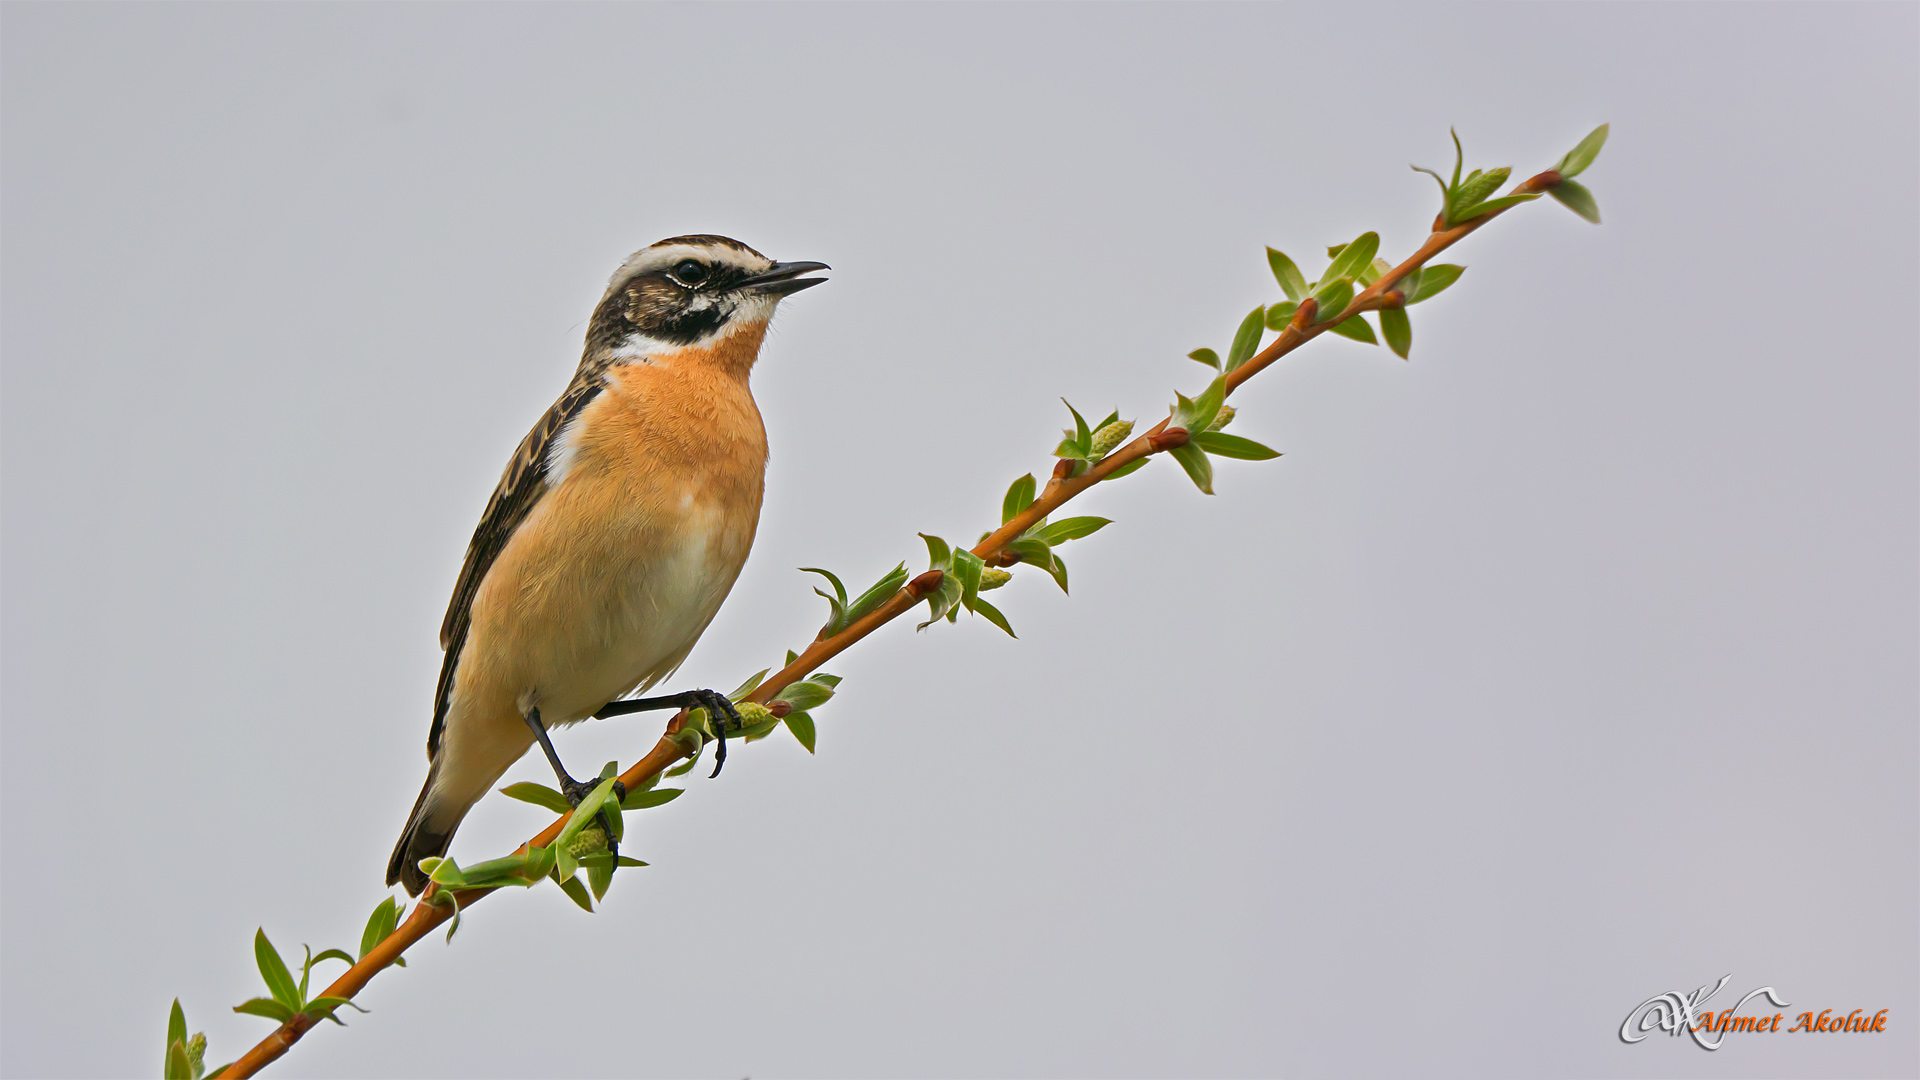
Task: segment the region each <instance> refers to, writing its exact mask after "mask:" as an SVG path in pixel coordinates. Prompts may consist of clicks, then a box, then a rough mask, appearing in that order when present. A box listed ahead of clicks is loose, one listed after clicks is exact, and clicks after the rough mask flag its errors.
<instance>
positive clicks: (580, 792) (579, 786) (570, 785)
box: [560, 776, 627, 861]
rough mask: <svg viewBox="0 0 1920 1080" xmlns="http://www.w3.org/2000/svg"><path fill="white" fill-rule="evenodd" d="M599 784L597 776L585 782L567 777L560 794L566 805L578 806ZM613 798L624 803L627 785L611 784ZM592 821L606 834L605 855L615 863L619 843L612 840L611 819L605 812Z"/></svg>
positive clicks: (595, 815)
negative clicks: (563, 797) (609, 856)
mask: <svg viewBox="0 0 1920 1080" xmlns="http://www.w3.org/2000/svg"><path fill="white" fill-rule="evenodd" d="M601 783H603V781H602V780H601V778H600V777H598V776H596V777H594V778H593V779H591V780H585V781H582V780H575V779H574V778H573V777H571V776H569V777H567V778H566V779H565V780H562V781H561V782H560V793H561V794H562V795H565V796H566V797H567V804H568V805H570V806H579V805H580V800H581V799H584V798H586V797H587V796H588V795H591V794H593V789H594V788H597V787H599V786H600V785H601ZM613 797H614V798H615V799H616V800H619V801H621V802H625V801H626V798H627V785H625V784H623V783H621V782H620V781H618V780H615V781H614V782H613ZM593 819H594V821H595V822H597V823H598V824H599V826H600V831H601V832H604V833H606V834H607V854H609V855H612V856H613V857H614V859H615V860H616V861H617V860H618V859H619V858H620V841H618V840H616V839H614V836H613V819H612V818H610V817H608V816H607V812H606V811H605V810H601V811H599V812H598V813H596V814H594V815H593Z"/></svg>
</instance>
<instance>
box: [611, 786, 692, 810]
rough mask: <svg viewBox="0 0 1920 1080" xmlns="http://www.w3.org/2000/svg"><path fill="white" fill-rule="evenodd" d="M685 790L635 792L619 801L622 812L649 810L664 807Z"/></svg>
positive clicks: (656, 789) (670, 789)
mask: <svg viewBox="0 0 1920 1080" xmlns="http://www.w3.org/2000/svg"><path fill="white" fill-rule="evenodd" d="M685 790H686V788H676V787H670V788H652V789H650V790H647V791H635V792H632V793H630V794H629V795H628V796H627V797H626V798H625V799H622V800H621V801H620V809H622V810H651V809H653V808H654V807H656V806H665V805H667V804H668V803H670V802H672V801H673V800H675V799H677V798H679V797H680V793H681V792H683V791H685Z"/></svg>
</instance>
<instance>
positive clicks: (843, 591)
mask: <svg viewBox="0 0 1920 1080" xmlns="http://www.w3.org/2000/svg"><path fill="white" fill-rule="evenodd" d="M800 572H801V573H803V574H819V575H820V576H821V577H823V578H826V579H827V580H828V581H831V582H833V595H832V596H827V594H826V593H820V595H821V596H827V599H828V600H833V599H836V598H837V599H838V600H839V601H840V604H839V605H838V606H845V605H846V602H847V587H846V586H845V585H842V584H840V579H839V578H838V577H836V576H834V573H833V571H831V570H822V569H820V568H819V567H817V566H803V567H801V568H800ZM814 592H820V590H818V589H815V590H814Z"/></svg>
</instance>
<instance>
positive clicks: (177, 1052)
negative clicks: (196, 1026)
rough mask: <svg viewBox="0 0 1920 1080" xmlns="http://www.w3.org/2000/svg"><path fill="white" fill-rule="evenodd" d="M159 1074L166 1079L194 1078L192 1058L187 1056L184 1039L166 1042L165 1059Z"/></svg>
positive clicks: (185, 1079) (191, 1079)
mask: <svg viewBox="0 0 1920 1080" xmlns="http://www.w3.org/2000/svg"><path fill="white" fill-rule="evenodd" d="M161 1075H162V1076H164V1077H166V1078H167V1080H194V1075H193V1059H191V1058H189V1057H188V1056H187V1041H186V1039H184V1038H180V1039H175V1040H173V1041H171V1042H169V1043H167V1061H166V1065H165V1066H164V1067H163V1070H162V1072H161Z"/></svg>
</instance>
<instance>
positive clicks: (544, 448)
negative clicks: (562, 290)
mask: <svg viewBox="0 0 1920 1080" xmlns="http://www.w3.org/2000/svg"><path fill="white" fill-rule="evenodd" d="M604 374H605V372H604V371H603V370H601V369H599V368H592V369H589V368H586V367H583V368H582V369H581V370H580V372H579V373H578V374H577V375H575V376H574V378H573V382H572V383H571V384H570V385H568V387H567V390H566V393H564V394H561V395H560V400H559V401H556V402H554V403H553V408H551V409H548V410H547V414H546V415H545V416H543V417H541V418H540V422H539V423H537V424H535V425H533V430H532V431H529V432H527V437H526V438H525V439H522V440H521V441H520V448H519V449H518V450H515V451H514V452H513V460H511V461H509V462H507V470H506V472H505V473H503V474H501V477H500V486H498V487H496V488H494V489H493V497H492V498H490V499H488V500H487V511H486V513H484V514H482V515H481V516H480V524H479V526H478V527H477V528H475V529H474V530H473V540H472V541H471V542H470V543H468V544H467V562H466V565H464V566H462V567H461V568H460V578H459V580H458V581H457V582H455V583H454V586H453V599H452V600H451V601H449V602H448V604H447V617H446V619H445V620H444V621H442V622H441V624H440V647H441V648H442V649H445V650H446V656H445V657H444V658H443V659H442V660H441V661H440V681H439V684H438V685H437V686H435V688H434V691H433V727H432V729H431V730H430V731H428V732H427V757H428V759H429V760H431V759H432V758H433V755H434V754H435V753H437V752H438V751H439V749H440V731H441V728H443V727H444V726H445V725H446V722H447V703H448V701H449V699H450V698H451V697H452V694H453V674H454V670H455V669H456V668H457V667H459V664H460V650H461V648H462V647H463V646H465V645H466V641H467V627H468V625H469V623H470V622H471V621H472V614H473V597H474V594H475V593H477V592H479V591H480V583H481V582H482V581H484V580H485V579H486V576H487V571H488V570H489V569H491V568H492V566H493V561H494V560H495V559H496V558H499V556H500V552H502V551H503V550H505V549H506V546H507V541H508V540H510V539H512V538H513V533H514V530H515V529H518V528H519V527H520V523H521V522H522V521H525V520H526V518H527V514H528V513H530V512H531V511H532V510H533V508H534V506H535V504H537V503H538V502H539V501H540V498H541V496H543V495H545V494H546V492H547V460H548V458H549V457H550V452H551V451H552V449H553V443H554V440H555V439H557V438H559V437H560V432H561V431H562V430H564V429H565V428H566V426H567V421H569V420H572V419H573V418H574V417H575V416H577V415H579V413H580V410H581V409H584V408H586V407H587V403H588V402H590V401H592V400H593V399H594V398H595V397H596V396H597V395H598V394H599V393H600V391H601V389H602V388H603V387H604V386H605V382H604V381H603V379H602V376H603V375H604Z"/></svg>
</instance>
